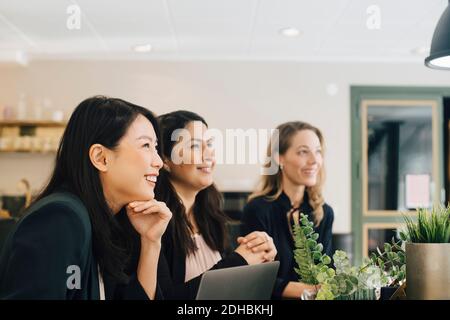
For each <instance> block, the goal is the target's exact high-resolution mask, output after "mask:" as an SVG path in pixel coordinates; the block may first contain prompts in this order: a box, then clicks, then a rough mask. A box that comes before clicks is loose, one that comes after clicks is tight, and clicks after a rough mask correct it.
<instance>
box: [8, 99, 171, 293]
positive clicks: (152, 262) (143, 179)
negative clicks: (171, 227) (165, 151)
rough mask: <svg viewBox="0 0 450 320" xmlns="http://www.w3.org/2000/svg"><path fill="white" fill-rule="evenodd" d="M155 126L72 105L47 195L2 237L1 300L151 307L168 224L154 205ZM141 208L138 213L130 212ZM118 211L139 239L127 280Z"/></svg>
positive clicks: (116, 107) (115, 106)
mask: <svg viewBox="0 0 450 320" xmlns="http://www.w3.org/2000/svg"><path fill="white" fill-rule="evenodd" d="M158 136H159V132H158V123H157V121H156V119H155V117H154V116H153V114H152V113H151V112H150V111H149V110H147V109H145V108H143V107H140V106H137V105H134V104H131V103H129V102H126V101H123V100H120V99H114V98H107V97H103V96H96V97H93V98H89V99H86V100H84V101H83V102H81V103H80V104H79V105H78V106H77V108H76V109H75V111H74V112H73V114H72V116H71V118H70V120H69V123H68V125H67V127H66V129H65V131H64V135H63V137H62V140H61V143H60V146H59V149H58V152H57V155H56V163H55V168H54V171H53V173H52V176H51V178H50V181H49V183H48V185H47V187H46V188H45V189H44V190H43V191H42V192H41V193H40V194H39V195H38V197H37V198H36V200H35V202H34V203H33V204H32V205H31V206H30V208H29V209H28V210H27V213H26V215H25V216H24V218H23V219H22V220H21V221H20V222H19V223H18V224H17V226H16V228H15V229H14V230H13V231H12V232H11V234H10V236H9V238H8V240H7V242H6V244H5V247H4V250H3V253H2V256H1V258H0V298H1V299H128V298H131V299H139V298H143V299H146V298H150V299H154V298H155V295H156V293H157V280H156V279H157V266H158V259H159V254H160V248H161V236H162V234H163V232H164V231H165V229H166V227H167V224H168V222H169V221H170V218H171V215H172V214H171V212H170V210H169V209H168V208H167V206H166V205H165V204H164V203H162V202H158V201H156V200H154V187H155V183H156V179H157V178H156V177H157V176H158V173H159V170H160V168H161V166H162V161H161V158H160V157H159V155H158V148H157V142H158ZM142 200H146V201H148V203H149V204H150V208H149V209H148V210H147V211H146V212H145V213H135V212H134V211H133V210H132V207H131V206H132V205H133V202H134V201H142ZM121 209H123V211H126V214H127V216H128V218H129V221H130V224H131V225H132V227H133V228H134V229H135V231H136V232H137V234H138V235H139V239H140V252H139V258H138V267H137V269H136V270H137V271H136V272H135V274H127V273H126V269H127V261H128V256H129V248H128V247H127V233H126V232H125V231H124V230H123V228H122V227H121V226H120V224H119V223H118V222H117V221H116V219H115V217H114V215H115V214H117V213H118V212H119V211H121Z"/></svg>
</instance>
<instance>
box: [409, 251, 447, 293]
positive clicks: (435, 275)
mask: <svg viewBox="0 0 450 320" xmlns="http://www.w3.org/2000/svg"><path fill="white" fill-rule="evenodd" d="M406 296H407V298H408V299H409V300H450V243H406Z"/></svg>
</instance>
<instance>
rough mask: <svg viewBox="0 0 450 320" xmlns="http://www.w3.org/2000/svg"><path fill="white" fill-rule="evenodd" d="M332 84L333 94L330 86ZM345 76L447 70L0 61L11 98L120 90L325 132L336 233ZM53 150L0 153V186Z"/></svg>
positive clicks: (344, 221)
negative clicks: (300, 122) (306, 125)
mask: <svg viewBox="0 0 450 320" xmlns="http://www.w3.org/2000/svg"><path fill="white" fill-rule="evenodd" d="M329 83H335V84H336V85H337V86H338V88H339V91H338V93H337V94H336V95H335V96H330V95H328V94H327V92H326V86H327V84H329ZM350 85H401V86H408V85H416V86H433V85H437V86H447V85H450V74H449V73H446V72H442V71H434V70H429V69H427V68H425V67H424V66H423V65H422V64H417V65H415V64H407V63H400V64H399V63H396V64H393V63H384V64H382V63H371V64H369V63H337V62H336V63H319V62H315V63H306V62H303V63H299V62H231V61H230V62H220V61H209V62H195V61H192V62H142V61H141V62H125V61H122V62H81V61H80V62H64V61H58V62H33V63H32V64H30V65H29V66H28V67H26V68H24V67H19V66H10V65H0V104H10V105H12V104H16V103H17V100H18V95H19V93H20V92H26V93H27V94H28V96H29V97H34V98H36V97H40V98H44V97H46V98H49V99H51V101H52V103H53V106H54V107H55V108H59V109H63V110H65V112H66V114H67V115H69V114H70V112H71V110H73V108H74V107H75V106H76V105H77V104H78V103H79V102H80V101H81V100H82V99H84V98H86V97H88V96H91V95H94V94H105V95H110V96H114V97H120V98H123V99H126V100H130V101H131V102H134V103H137V104H141V105H144V106H146V107H148V108H149V109H151V110H153V111H154V112H156V113H157V114H161V113H165V112H168V111H172V110H176V109H179V108H185V109H189V110H192V111H194V112H198V113H199V114H201V115H202V116H204V117H205V118H206V120H207V121H208V122H209V125H210V127H214V128H219V129H226V128H243V129H246V128H274V127H275V126H276V125H278V124H279V123H281V122H284V121H288V120H303V121H308V122H311V123H312V124H314V125H316V126H318V127H319V128H321V129H322V131H323V133H324V136H325V140H326V145H327V148H326V160H325V161H326V167H327V183H326V187H325V198H326V201H327V202H328V203H329V204H330V205H331V206H332V207H333V208H334V210H335V214H336V219H335V225H334V232H338V233H340V232H350V228H351V227H350V225H351V202H350V201H351V173H350V166H351V163H350V152H351V150H350ZM52 161H53V158H52V157H51V156H43V155H35V156H30V155H15V154H8V155H5V154H0V177H1V178H0V190H3V191H4V192H5V191H14V190H16V185H17V182H18V181H19V179H20V178H22V177H27V178H28V179H29V180H30V181H31V183H32V185H33V187H34V188H38V187H39V186H41V185H42V183H43V182H44V181H45V179H46V178H47V176H48V174H49V171H50V168H51V166H52ZM258 172H259V168H258V166H257V165H247V166H242V165H241V166H239V165H232V166H231V165H223V166H219V167H218V169H217V172H216V181H217V184H218V185H219V187H220V188H221V189H222V190H248V189H249V188H250V187H251V186H252V185H254V183H255V182H256V181H257V179H258Z"/></svg>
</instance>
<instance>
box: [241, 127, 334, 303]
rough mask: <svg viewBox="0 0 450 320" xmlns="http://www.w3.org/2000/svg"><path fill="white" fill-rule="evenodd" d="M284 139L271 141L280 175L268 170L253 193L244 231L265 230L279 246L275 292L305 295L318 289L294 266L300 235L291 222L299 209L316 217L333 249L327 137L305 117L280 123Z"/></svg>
mask: <svg viewBox="0 0 450 320" xmlns="http://www.w3.org/2000/svg"><path fill="white" fill-rule="evenodd" d="M277 129H278V137H279V139H277V140H276V139H272V141H274V142H275V143H273V144H271V145H269V147H268V150H267V153H268V156H269V157H270V158H271V159H272V161H270V162H269V163H268V165H267V166H270V165H271V164H272V163H277V164H278V169H279V170H277V172H276V173H275V174H272V175H264V176H263V177H262V179H261V184H260V187H259V189H258V190H256V191H255V192H254V193H253V194H251V195H250V198H249V203H248V204H247V205H246V206H245V208H244V214H243V216H242V233H244V234H245V233H247V232H251V231H253V230H264V231H266V232H267V233H268V234H269V235H270V236H272V237H273V239H274V242H275V245H276V246H277V248H278V251H279V253H278V256H279V259H280V269H279V271H278V279H277V281H276V283H275V290H274V293H275V297H277V298H281V297H283V298H297V299H300V297H301V295H302V294H303V292H304V290H305V289H306V290H309V291H315V290H316V287H315V286H310V285H307V284H304V283H301V282H299V281H298V275H297V274H296V272H295V271H294V268H295V267H296V264H295V260H294V240H293V235H292V234H291V231H290V229H291V226H292V224H293V223H294V220H296V218H297V217H298V215H299V213H304V214H306V215H308V218H309V219H310V220H311V221H312V222H314V227H315V228H314V229H315V230H314V231H315V232H317V233H318V234H319V238H318V242H319V243H321V244H322V245H323V249H324V252H325V253H326V254H327V255H329V256H331V253H332V244H331V239H332V226H333V220H334V213H333V209H332V208H331V207H330V206H329V205H327V204H326V203H325V201H324V198H323V196H322V187H323V183H324V180H325V169H324V166H323V152H324V139H323V136H322V133H321V132H320V130H319V129H317V128H316V127H314V126H312V125H310V124H308V123H305V122H300V121H292V122H286V123H283V124H281V125H279V126H278V127H277Z"/></svg>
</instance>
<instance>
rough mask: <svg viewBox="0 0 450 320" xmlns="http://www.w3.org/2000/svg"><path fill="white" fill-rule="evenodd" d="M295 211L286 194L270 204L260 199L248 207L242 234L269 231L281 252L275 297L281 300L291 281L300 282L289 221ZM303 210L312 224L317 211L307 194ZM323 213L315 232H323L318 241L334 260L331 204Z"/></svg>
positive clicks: (243, 221) (245, 208)
mask: <svg viewBox="0 0 450 320" xmlns="http://www.w3.org/2000/svg"><path fill="white" fill-rule="evenodd" d="M291 208H292V206H291V202H290V200H289V198H288V196H287V195H286V194H285V193H284V192H283V193H282V194H281V195H280V196H279V197H278V199H276V200H274V201H269V200H267V199H266V198H265V197H257V198H255V199H252V200H251V201H250V202H249V203H248V204H247V205H246V206H245V207H244V213H243V215H242V219H241V220H242V225H241V234H242V235H246V234H248V233H250V232H252V231H265V232H267V234H268V235H270V236H271V237H272V238H273V242H274V244H275V246H276V248H277V250H278V254H277V260H279V261H280V269H279V271H278V278H277V280H276V282H275V289H274V294H273V296H274V298H278V299H279V298H281V294H282V292H283V290H284V288H285V287H286V285H287V284H288V282H289V281H298V275H297V273H296V272H295V270H294V267H297V264H296V263H295V260H294V252H293V251H294V248H295V247H294V240H293V238H292V235H291V233H290V231H289V226H288V219H287V212H288V211H289V210H290V209H291ZM299 211H300V212H301V213H304V214H307V215H308V217H309V219H310V220H311V221H312V213H313V209H312V207H311V206H310V205H309V203H308V194H307V193H306V192H305V196H304V199H303V203H302V204H301V206H300V210H299ZM323 211H324V216H323V220H322V221H321V223H320V224H319V226H318V227H316V228H314V229H315V232H317V233H319V239H318V241H317V242H318V243H322V245H323V248H324V249H323V252H324V253H326V254H327V255H329V256H330V257H331V254H332V243H331V241H332V226H333V220H334V213H333V209H332V208H331V207H330V206H329V205H327V204H324V205H323ZM291 223H292V222H291ZM299 298H300V297H299Z"/></svg>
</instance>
